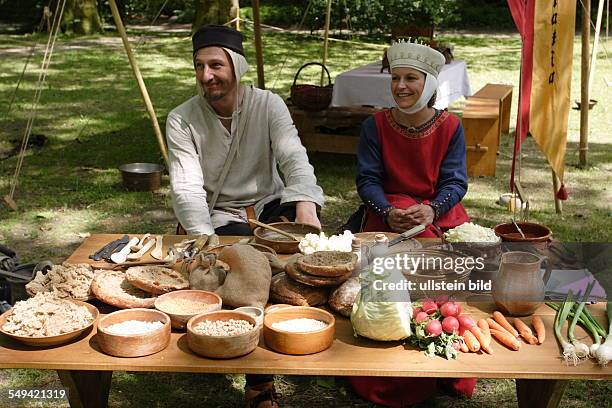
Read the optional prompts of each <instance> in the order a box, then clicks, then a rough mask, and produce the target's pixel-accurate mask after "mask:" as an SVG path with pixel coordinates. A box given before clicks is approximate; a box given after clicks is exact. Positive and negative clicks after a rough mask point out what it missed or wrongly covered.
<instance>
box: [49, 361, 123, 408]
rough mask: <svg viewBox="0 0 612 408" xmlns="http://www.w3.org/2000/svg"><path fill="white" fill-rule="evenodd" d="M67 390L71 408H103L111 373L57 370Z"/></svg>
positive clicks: (106, 403) (106, 404)
mask: <svg viewBox="0 0 612 408" xmlns="http://www.w3.org/2000/svg"><path fill="white" fill-rule="evenodd" d="M57 375H58V376H59V378H60V380H61V381H62V384H63V385H64V387H66V388H68V392H69V398H68V402H69V403H70V407H71V408H104V407H106V406H108V392H109V391H110V386H111V378H112V377H113V372H112V371H78V370H57Z"/></svg>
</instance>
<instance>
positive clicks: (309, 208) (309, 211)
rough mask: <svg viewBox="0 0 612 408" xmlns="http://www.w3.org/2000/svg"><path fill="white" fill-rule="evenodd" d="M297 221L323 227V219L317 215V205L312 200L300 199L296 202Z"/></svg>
mask: <svg viewBox="0 0 612 408" xmlns="http://www.w3.org/2000/svg"><path fill="white" fill-rule="evenodd" d="M295 222H299V223H300V224H310V225H313V226H315V227H317V228H319V229H321V221H319V217H317V205H316V204H315V203H312V202H310V201H298V202H297V203H296V204H295Z"/></svg>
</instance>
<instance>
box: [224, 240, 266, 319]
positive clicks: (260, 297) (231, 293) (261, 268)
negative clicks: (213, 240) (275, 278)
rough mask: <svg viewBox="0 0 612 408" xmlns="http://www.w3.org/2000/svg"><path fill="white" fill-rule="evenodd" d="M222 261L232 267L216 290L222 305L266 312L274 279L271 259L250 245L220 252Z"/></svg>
mask: <svg viewBox="0 0 612 408" xmlns="http://www.w3.org/2000/svg"><path fill="white" fill-rule="evenodd" d="M219 260H221V261H223V262H225V263H227V264H228V265H229V267H230V271H229V273H228V274H227V277H226V278H225V282H224V283H223V285H221V287H219V289H217V290H216V291H215V292H216V293H217V294H218V295H219V296H221V299H223V304H224V305H227V306H231V307H241V306H257V307H261V308H262V309H263V308H264V307H265V306H266V303H268V296H269V293H270V281H271V279H272V271H271V269H270V263H269V261H268V258H266V256H265V255H264V254H262V253H261V252H259V251H258V250H256V249H255V248H253V247H252V246H250V245H232V246H229V247H225V248H223V249H222V250H221V253H219Z"/></svg>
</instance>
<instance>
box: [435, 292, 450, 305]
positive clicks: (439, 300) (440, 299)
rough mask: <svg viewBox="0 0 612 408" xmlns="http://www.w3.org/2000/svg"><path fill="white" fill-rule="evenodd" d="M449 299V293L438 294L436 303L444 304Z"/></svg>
mask: <svg viewBox="0 0 612 408" xmlns="http://www.w3.org/2000/svg"><path fill="white" fill-rule="evenodd" d="M448 301H449V298H448V296H447V295H440V296H436V304H437V305H438V307H440V306H442V305H443V304H445V303H446V302H448Z"/></svg>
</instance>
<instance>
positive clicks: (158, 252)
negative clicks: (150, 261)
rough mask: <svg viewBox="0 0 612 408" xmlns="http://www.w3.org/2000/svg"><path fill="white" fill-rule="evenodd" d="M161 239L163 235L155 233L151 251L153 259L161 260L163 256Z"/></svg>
mask: <svg viewBox="0 0 612 408" xmlns="http://www.w3.org/2000/svg"><path fill="white" fill-rule="evenodd" d="M162 240H163V237H162V236H161V235H157V236H156V237H155V249H153V251H151V257H153V258H155V259H159V260H161V259H162V258H163V257H164V254H163V252H162V244H163V241H162Z"/></svg>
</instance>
